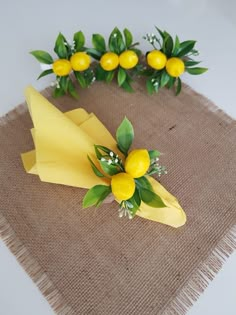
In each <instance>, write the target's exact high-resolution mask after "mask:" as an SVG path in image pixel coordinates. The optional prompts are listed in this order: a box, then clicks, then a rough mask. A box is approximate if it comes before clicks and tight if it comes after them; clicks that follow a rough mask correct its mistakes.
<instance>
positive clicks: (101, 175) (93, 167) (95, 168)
mask: <svg viewBox="0 0 236 315" xmlns="http://www.w3.org/2000/svg"><path fill="white" fill-rule="evenodd" d="M87 157H88V160H89V162H90V164H91V167H92V169H93V172H94V174H95V175H97V176H98V177H105V176H104V175H103V174H102V173H101V172H100V171H99V169H98V168H97V166H96V165H95V164H94V163H93V161H92V160H91V158H90V156H89V155H88V156H87Z"/></svg>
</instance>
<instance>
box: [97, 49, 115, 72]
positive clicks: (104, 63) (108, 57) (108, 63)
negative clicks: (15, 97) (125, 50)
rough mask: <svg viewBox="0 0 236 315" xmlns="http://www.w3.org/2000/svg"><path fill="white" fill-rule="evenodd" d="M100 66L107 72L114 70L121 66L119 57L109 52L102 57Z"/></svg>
mask: <svg viewBox="0 0 236 315" xmlns="http://www.w3.org/2000/svg"><path fill="white" fill-rule="evenodd" d="M100 65H101V67H102V68H103V69H104V70H106V71H111V70H114V69H116V68H117V67H118V65H119V56H118V55H117V54H115V53H113V52H107V53H105V54H104V55H102V58H101V59H100Z"/></svg>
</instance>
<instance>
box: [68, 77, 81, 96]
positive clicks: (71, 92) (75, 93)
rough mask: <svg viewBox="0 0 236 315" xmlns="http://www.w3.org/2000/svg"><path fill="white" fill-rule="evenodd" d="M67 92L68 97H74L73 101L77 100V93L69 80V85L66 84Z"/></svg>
mask: <svg viewBox="0 0 236 315" xmlns="http://www.w3.org/2000/svg"><path fill="white" fill-rule="evenodd" d="M68 91H69V93H70V95H71V96H72V97H74V98H75V99H78V98H79V94H78V93H77V91H76V89H75V87H74V84H73V83H72V81H71V80H69V83H68Z"/></svg>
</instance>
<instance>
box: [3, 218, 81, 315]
mask: <svg viewBox="0 0 236 315" xmlns="http://www.w3.org/2000/svg"><path fill="white" fill-rule="evenodd" d="M0 238H1V239H2V240H3V241H4V243H5V244H6V245H7V247H8V248H9V249H10V251H11V252H12V253H13V255H14V256H15V257H16V259H17V261H18V262H19V263H20V265H21V266H22V267H23V269H24V270H25V271H26V272H27V274H28V275H29V276H30V277H31V279H32V280H33V281H34V283H35V284H36V285H37V287H38V288H39V290H40V291H41V292H42V294H43V295H44V296H45V298H46V299H47V301H48V303H49V304H50V305H51V307H52V309H53V310H54V311H55V312H56V314H58V315H76V314H75V313H74V312H73V310H72V309H71V308H70V307H69V306H68V305H66V303H65V301H64V298H63V297H62V295H61V293H60V292H59V291H58V290H57V288H55V286H54V284H53V283H52V282H51V280H50V279H49V278H48V276H47V274H46V273H45V272H44V271H43V270H42V268H41V266H40V265H39V264H38V262H37V261H36V260H35V259H34V258H33V257H32V255H31V254H30V252H29V251H28V249H27V248H26V247H25V246H24V244H23V243H22V242H21V241H20V240H19V238H18V237H17V236H16V234H15V232H14V230H13V229H12V228H11V227H10V225H9V224H8V222H7V221H6V219H5V218H4V217H3V216H2V215H1V213H0Z"/></svg>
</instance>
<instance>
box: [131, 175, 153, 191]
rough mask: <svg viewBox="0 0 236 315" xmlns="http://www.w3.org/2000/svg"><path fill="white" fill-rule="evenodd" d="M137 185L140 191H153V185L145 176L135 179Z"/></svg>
mask: <svg viewBox="0 0 236 315" xmlns="http://www.w3.org/2000/svg"><path fill="white" fill-rule="evenodd" d="M135 183H136V184H137V187H138V188H139V189H143V188H145V189H148V190H153V189H152V185H151V184H150V182H149V180H148V179H147V177H145V176H142V177H139V178H136V179H135Z"/></svg>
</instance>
